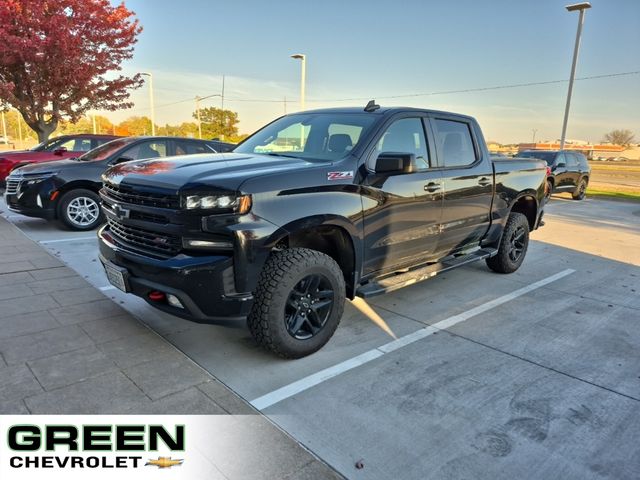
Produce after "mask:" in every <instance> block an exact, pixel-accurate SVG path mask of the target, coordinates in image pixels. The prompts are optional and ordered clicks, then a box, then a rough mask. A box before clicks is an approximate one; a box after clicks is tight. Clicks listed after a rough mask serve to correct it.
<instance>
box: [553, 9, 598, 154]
mask: <svg viewBox="0 0 640 480" xmlns="http://www.w3.org/2000/svg"><path fill="white" fill-rule="evenodd" d="M565 8H566V9H567V11H569V12H574V11H576V10H578V11H579V12H580V16H579V17H578V31H577V32H576V44H575V46H574V47H573V62H572V64H571V76H570V77H569V90H568V92H567V104H566V106H565V107H564V121H563V122H562V136H561V137H560V150H562V149H563V148H564V142H565V139H566V137H567V122H568V121H569V107H570V106H571V93H572V92H573V81H574V79H575V77H576V66H577V64H578V52H579V51H580V37H581V36H582V24H583V23H584V12H585V10H587V9H588V8H591V4H590V3H589V2H582V3H574V4H573V5H567V6H566V7H565Z"/></svg>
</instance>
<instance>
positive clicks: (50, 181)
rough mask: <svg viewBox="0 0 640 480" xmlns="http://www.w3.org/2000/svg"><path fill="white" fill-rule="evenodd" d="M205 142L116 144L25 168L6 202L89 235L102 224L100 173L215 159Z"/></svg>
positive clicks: (12, 181) (11, 181) (11, 182)
mask: <svg viewBox="0 0 640 480" xmlns="http://www.w3.org/2000/svg"><path fill="white" fill-rule="evenodd" d="M215 152H216V150H215V148H214V147H213V146H212V144H211V142H209V141H207V140H194V139H191V138H176V137H128V138H118V139H116V140H112V141H111V142H108V143H105V144H104V145H102V146H100V147H98V148H95V149H93V150H91V151H90V152H87V153H85V154H84V155H81V156H79V157H78V158H74V159H68V160H60V161H57V162H47V163H43V164H38V165H27V166H24V167H21V168H18V169H16V170H14V171H13V172H12V173H11V174H10V175H9V177H7V188H6V191H5V201H6V204H7V207H8V208H9V210H11V211H12V212H16V213H21V214H22V215H27V216H30V217H39V218H45V219H47V220H53V219H59V220H60V221H61V222H62V223H63V224H65V225H66V226H67V227H69V228H71V229H73V230H91V229H93V228H96V227H97V226H98V225H99V224H100V223H101V222H102V218H103V217H102V214H101V212H100V197H99V196H98V191H99V190H100V188H101V187H102V179H101V175H102V173H103V172H104V171H105V170H106V169H107V168H108V167H109V166H111V165H115V164H117V163H122V162H128V161H131V160H140V159H144V158H160V157H167V156H173V155H192V154H198V153H215Z"/></svg>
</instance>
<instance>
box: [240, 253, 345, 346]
mask: <svg viewBox="0 0 640 480" xmlns="http://www.w3.org/2000/svg"><path fill="white" fill-rule="evenodd" d="M344 301H345V284H344V277H343V275H342V271H341V270H340V267H339V266H338V264H337V263H336V262H335V261H334V260H333V259H332V258H331V257H329V256H328V255H325V254H324V253H320V252H318V251H315V250H310V249H308V248H291V249H287V250H282V251H280V252H276V253H274V254H273V255H272V256H271V258H269V260H268V261H267V263H266V264H265V266H264V268H263V270H262V273H261V274H260V279H259V281H258V287H257V289H256V292H255V301H254V303H253V307H252V309H251V313H250V314H249V317H248V319H247V323H248V325H249V330H250V331H251V334H252V335H253V337H254V338H255V339H256V341H257V342H258V344H260V345H261V346H263V347H264V348H266V349H268V350H270V351H272V352H274V353H276V354H277V355H279V356H281V357H284V358H301V357H305V356H307V355H310V354H312V353H314V352H316V351H317V350H319V349H320V348H322V347H323V346H324V345H325V344H326V343H327V342H328V341H329V339H330V338H331V336H332V335H333V333H334V332H335V330H336V328H337V327H338V324H339V323H340V318H341V317H342V312H343V311H344Z"/></svg>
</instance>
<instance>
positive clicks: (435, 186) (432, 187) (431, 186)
mask: <svg viewBox="0 0 640 480" xmlns="http://www.w3.org/2000/svg"><path fill="white" fill-rule="evenodd" d="M424 190H425V192H429V193H434V192H437V191H438V190H440V184H439V183H436V182H429V183H427V184H426V185H425V186H424Z"/></svg>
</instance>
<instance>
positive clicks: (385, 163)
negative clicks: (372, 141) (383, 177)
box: [375, 152, 416, 174]
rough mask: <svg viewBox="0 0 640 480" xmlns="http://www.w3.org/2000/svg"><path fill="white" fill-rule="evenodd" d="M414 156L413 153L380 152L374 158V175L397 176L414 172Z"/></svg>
mask: <svg viewBox="0 0 640 480" xmlns="http://www.w3.org/2000/svg"><path fill="white" fill-rule="evenodd" d="M415 164H416V156H415V155H414V154H413V153H402V152H382V153H381V154H380V155H378V158H376V166H375V172H376V173H384V174H399V173H412V172H414V171H415Z"/></svg>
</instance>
